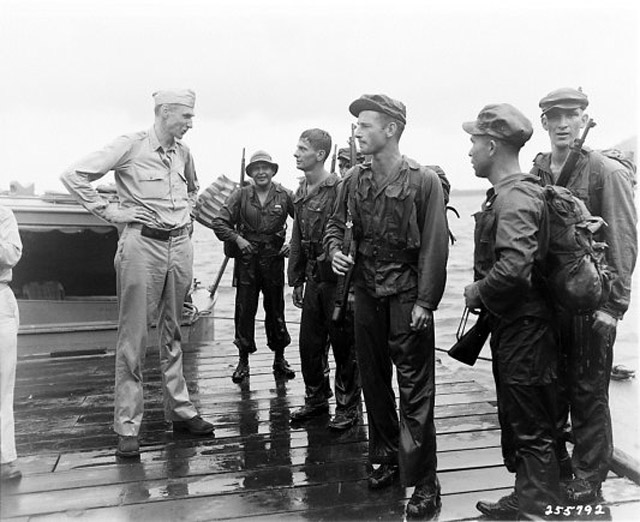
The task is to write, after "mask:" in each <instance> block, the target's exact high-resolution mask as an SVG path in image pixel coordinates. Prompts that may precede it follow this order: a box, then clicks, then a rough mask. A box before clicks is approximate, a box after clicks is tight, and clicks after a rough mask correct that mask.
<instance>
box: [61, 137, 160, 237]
mask: <svg viewBox="0 0 640 522" xmlns="http://www.w3.org/2000/svg"><path fill="white" fill-rule="evenodd" d="M130 149H131V139H130V138H129V137H127V136H121V137H120V138H118V139H116V140H114V141H113V142H111V143H110V144H109V145H107V146H106V147H104V148H103V149H102V150H99V151H96V152H93V153H91V154H89V155H88V156H85V157H84V158H82V159H81V160H80V161H78V162H77V163H75V164H74V165H73V166H71V167H69V168H68V169H67V170H66V171H64V172H63V173H62V175H61V176H60V181H62V184H63V185H64V186H65V187H66V189H67V190H68V191H69V193H70V194H71V195H72V196H73V197H74V198H75V199H77V200H78V201H79V202H80V203H81V204H82V205H83V206H84V207H85V208H86V209H87V210H89V212H91V213H93V214H95V215H96V216H98V217H100V218H102V219H104V220H106V221H109V222H110V223H133V222H138V223H146V224H150V225H153V223H154V216H153V215H152V213H151V212H150V211H149V210H147V209H145V208H143V207H134V208H127V209H121V208H120V207H119V205H118V204H117V203H110V202H109V201H108V200H107V199H105V198H104V197H102V196H101V195H100V193H98V191H97V190H96V189H95V188H93V186H92V185H91V182H93V181H96V180H98V179H100V178H101V177H103V176H104V175H105V174H106V173H107V172H109V171H110V170H115V169H117V168H118V167H119V166H121V165H123V164H124V163H125V162H126V161H127V160H128V157H129V151H130Z"/></svg>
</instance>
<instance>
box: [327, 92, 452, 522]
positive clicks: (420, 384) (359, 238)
mask: <svg viewBox="0 0 640 522" xmlns="http://www.w3.org/2000/svg"><path fill="white" fill-rule="evenodd" d="M349 111H350V112H351V114H353V115H354V116H356V117H357V118H358V125H357V128H356V131H355V137H356V139H357V140H358V143H359V145H360V150H361V151H362V152H363V153H364V154H365V155H368V154H370V155H372V161H371V162H370V163H364V164H363V165H361V166H356V167H354V168H353V169H352V170H351V171H350V172H349V174H348V175H347V176H346V178H345V179H344V180H343V181H342V183H341V188H340V193H339V195H338V199H337V205H336V208H335V211H334V213H333V214H332V216H331V218H330V219H329V223H328V225H327V232H326V234H325V247H326V248H327V251H328V253H329V254H330V256H331V258H332V267H333V269H334V271H335V272H336V273H337V274H340V275H344V274H346V272H347V271H348V270H349V268H350V267H351V266H352V265H353V264H354V262H355V268H354V272H353V282H354V286H355V337H356V352H357V355H358V366H359V368H360V375H361V379H362V387H363V391H364V398H365V402H366V405H367V415H368V419H369V459H370V461H371V463H372V464H378V465H379V466H378V467H377V468H376V469H375V470H374V471H373V472H372V473H371V475H370V476H369V487H370V488H372V489H379V488H384V487H387V486H390V485H391V484H393V483H394V482H396V481H397V480H398V479H400V480H401V481H402V483H403V484H405V485H407V486H415V490H414V492H413V495H412V497H411V499H410V500H409V503H408V504H407V516H408V517H418V516H425V515H428V516H431V515H433V514H435V513H436V512H437V510H438V509H439V506H440V485H439V483H438V479H437V477H436V432H435V425H434V417H433V411H434V399H435V383H434V374H435V346H434V323H433V312H434V310H435V309H436V308H437V306H438V303H439V302H440V299H441V297H442V294H443V292H444V286H445V279H446V264H447V256H448V233H447V220H446V216H445V208H444V197H443V191H442V186H441V183H440V180H439V178H438V176H437V174H436V173H435V172H434V171H433V170H431V169H429V168H426V167H422V166H420V165H419V164H417V163H416V162H415V161H413V160H411V159H409V158H407V157H405V156H403V155H402V154H401V153H400V150H399V140H400V136H401V134H402V132H403V130H404V127H405V124H406V109H405V106H404V104H403V103H401V102H399V101H397V100H394V99H392V98H390V97H388V96H386V95H383V94H374V95H363V96H362V97H360V98H359V99H357V100H355V101H354V102H353V103H351V105H350V106H349ZM351 221H352V223H353V236H354V240H355V241H356V242H357V244H358V248H357V253H356V256H355V260H354V259H352V257H351V256H350V255H347V254H344V253H342V251H341V247H342V240H343V238H344V233H345V227H346V226H347V223H350V222H351ZM392 363H393V364H395V367H396V373H397V378H398V388H399V393H400V419H398V411H397V409H396V402H395V393H394V390H393V386H392V382H391V378H392V366H391V365H392Z"/></svg>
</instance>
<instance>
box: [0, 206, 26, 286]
mask: <svg viewBox="0 0 640 522" xmlns="http://www.w3.org/2000/svg"><path fill="white" fill-rule="evenodd" d="M21 256H22V241H20V234H19V233H18V223H17V222H16V218H15V216H14V215H13V212H12V211H11V210H10V209H8V208H6V207H3V206H2V205H0V283H9V282H11V275H12V274H11V269H12V268H13V267H14V266H16V264H17V263H18V261H20V257H21Z"/></svg>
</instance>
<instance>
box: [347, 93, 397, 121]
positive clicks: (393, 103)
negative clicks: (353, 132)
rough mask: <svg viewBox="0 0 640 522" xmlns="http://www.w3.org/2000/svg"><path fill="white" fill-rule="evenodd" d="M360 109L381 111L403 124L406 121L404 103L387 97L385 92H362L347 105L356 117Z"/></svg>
mask: <svg viewBox="0 0 640 522" xmlns="http://www.w3.org/2000/svg"><path fill="white" fill-rule="evenodd" d="M362 111H376V112H381V113H383V114H386V115H387V116H391V117H392V118H393V119H394V120H398V121H399V122H401V123H403V124H405V125H406V123H407V108H406V107H405V106H404V103H402V102H400V101H398V100H394V99H393V98H389V96H387V95H386V94H363V95H362V96H360V98H358V99H357V100H355V101H353V102H351V105H349V112H350V113H351V114H353V115H354V116H355V117H356V118H357V117H358V115H359V114H360V113H361V112H362Z"/></svg>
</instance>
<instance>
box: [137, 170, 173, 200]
mask: <svg viewBox="0 0 640 522" xmlns="http://www.w3.org/2000/svg"><path fill="white" fill-rule="evenodd" d="M138 180H139V183H140V191H141V192H142V197H143V198H145V199H166V198H168V197H169V181H168V177H167V176H166V175H163V174H158V173H147V172H144V173H141V174H140V175H139V176H138Z"/></svg>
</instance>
